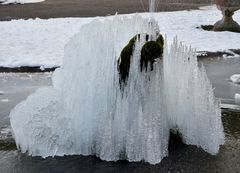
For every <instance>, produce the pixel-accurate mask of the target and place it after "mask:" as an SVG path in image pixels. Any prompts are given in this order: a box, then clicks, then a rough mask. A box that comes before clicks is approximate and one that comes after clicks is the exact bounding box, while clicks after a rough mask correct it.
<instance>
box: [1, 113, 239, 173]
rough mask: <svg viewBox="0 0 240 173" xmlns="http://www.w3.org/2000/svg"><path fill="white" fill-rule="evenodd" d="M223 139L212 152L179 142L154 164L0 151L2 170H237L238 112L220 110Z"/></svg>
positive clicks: (38, 172) (50, 172)
mask: <svg viewBox="0 0 240 173" xmlns="http://www.w3.org/2000/svg"><path fill="white" fill-rule="evenodd" d="M223 122H224V128H225V134H226V143H225V144H224V145H223V146H221V149H220V152H219V154H218V155H216V156H212V155H209V154H207V153H205V152H204V151H203V150H201V149H199V148H197V147H195V146H179V147H177V148H176V149H175V150H172V151H170V154H169V157H166V158H165V159H164V160H163V161H162V162H161V163H160V164H158V165H154V166H153V165H149V164H146V163H128V162H116V163H115V162H105V161H101V160H100V159H97V158H95V157H83V156H69V157H55V158H47V159H42V158H40V157H29V156H27V155H26V154H21V153H19V152H17V151H16V150H10V151H6V150H5V151H0V172H3V173H14V172H17V173H61V172H64V173H97V172H99V173H108V172H109V173H110V172H111V173H118V172H119V173H148V172H149V173H150V172H156V173H157V172H206V173H208V172H209V173H212V172H222V173H225V172H226V173H231V172H240V126H239V125H240V112H236V111H230V110H223Z"/></svg>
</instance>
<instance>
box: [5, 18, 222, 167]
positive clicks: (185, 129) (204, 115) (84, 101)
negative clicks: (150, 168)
mask: <svg viewBox="0 0 240 173" xmlns="http://www.w3.org/2000/svg"><path fill="white" fill-rule="evenodd" d="M151 23H152V25H149V20H148V19H143V18H142V17H140V16H138V15H136V16H134V17H133V18H131V19H130V18H127V17H119V16H116V17H114V19H110V20H104V21H98V20H95V21H93V22H91V23H90V24H87V25H84V26H83V27H82V28H81V30H80V32H79V33H78V34H76V35H75V36H74V37H73V38H72V39H71V40H70V41H69V43H68V44H67V45H66V47H65V56H64V63H63V66H62V67H61V68H60V69H58V70H56V71H55V72H54V75H53V86H52V87H46V88H42V89H39V90H37V92H36V93H34V94H33V95H31V96H29V97H28V98H27V100H25V101H23V102H22V103H20V104H19V105H17V106H16V107H15V108H14V109H13V110H12V111H11V114H10V120H11V126H12V130H13V134H14V137H15V140H16V143H17V146H18V148H19V149H21V151H22V152H28V153H29V154H30V155H33V156H42V157H48V156H63V155H75V154H81V155H96V156H98V157H100V158H101V159H103V160H107V161H117V160H122V159H126V160H129V161H142V160H144V161H146V162H149V163H151V164H157V163H159V162H161V160H162V159H163V158H164V157H165V156H167V155H168V140H169V131H170V129H174V130H178V131H179V132H180V133H181V134H182V137H183V140H184V142H185V143H187V144H193V145H197V146H199V147H202V148H203V149H204V150H205V151H207V152H209V153H211V154H216V153H217V152H218V150H219V146H220V145H221V144H223V142H224V133H223V126H222V122H221V111H220V108H219V103H218V101H217V100H216V99H215V97H214V95H213V89H212V86H211V84H210V82H209V80H208V78H207V76H206V72H205V70H204V68H203V67H201V68H200V69H199V68H198V64H197V58H196V55H195V54H194V52H193V50H192V49H188V48H186V47H185V46H183V45H182V44H179V43H178V42H177V40H175V41H174V43H173V44H172V46H171V47H170V49H169V50H168V46H167V43H166V44H165V48H164V58H163V59H164V60H163V61H162V60H158V61H156V63H155V64H154V69H155V70H154V71H149V72H146V73H145V72H144V73H142V72H140V68H139V67H140V66H139V59H140V53H141V47H142V46H143V44H144V42H145V41H144V39H143V38H144V34H142V36H141V37H140V39H139V40H138V41H137V42H136V45H135V48H134V53H133V57H132V61H131V68H130V72H129V79H128V83H127V85H126V86H125V88H124V89H120V88H119V76H118V71H117V59H118V58H119V55H120V52H121V50H122V49H123V47H124V46H125V45H126V44H127V43H128V41H129V40H130V39H131V38H132V37H133V36H134V35H136V34H137V33H157V32H159V27H158V25H157V24H156V22H155V21H151ZM153 31H154V32H153ZM154 39H156V35H153V40H154Z"/></svg>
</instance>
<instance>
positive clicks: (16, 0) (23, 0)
mask: <svg viewBox="0 0 240 173" xmlns="http://www.w3.org/2000/svg"><path fill="white" fill-rule="evenodd" d="M43 1H44V0H0V3H2V4H3V5H5V4H29V3H38V2H43Z"/></svg>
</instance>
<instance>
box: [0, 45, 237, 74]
mask: <svg viewBox="0 0 240 173" xmlns="http://www.w3.org/2000/svg"><path fill="white" fill-rule="evenodd" d="M229 51H231V52H232V53H231V52H228V51H225V52H220V51H217V52H206V51H202V52H197V58H198V60H203V59H210V58H211V59H214V58H219V57H222V58H224V55H226V56H236V55H237V56H240V49H230V50H229ZM233 53H234V54H233ZM57 68H60V67H59V66H56V67H50V68H42V67H41V66H20V67H3V66H2V67H1V66H0V73H45V72H54V71H55V70H56V69H57Z"/></svg>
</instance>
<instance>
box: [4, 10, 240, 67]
mask: <svg viewBox="0 0 240 173" xmlns="http://www.w3.org/2000/svg"><path fill="white" fill-rule="evenodd" d="M132 15H133V14H128V15H125V16H129V17H131V16H132ZM140 15H142V16H143V17H149V14H146V13H142V14H140ZM234 17H235V20H236V21H238V22H239V23H240V12H237V13H236V14H235V15H234ZM97 18H100V19H104V18H112V16H110V17H97ZM155 18H156V20H157V21H158V22H159V25H160V28H161V31H162V33H163V34H166V35H167V38H168V43H171V41H172V39H173V37H175V36H176V35H177V36H178V38H179V40H181V41H182V42H183V43H184V44H186V45H191V46H192V47H194V48H196V50H197V51H211V52H213V51H226V50H228V49H240V47H239V42H240V34H239V33H231V32H221V33H220V32H209V31H204V30H201V29H196V27H197V26H200V25H208V24H214V23H215V22H216V21H217V20H219V19H221V12H220V11H218V10H217V9H216V7H215V6H211V7H204V8H202V9H201V10H192V11H177V12H160V13H156V14H155ZM93 19H96V18H59V19H48V20H42V19H36V20H32V19H30V20H13V21H5V22H0V42H1V44H0V66H4V67H18V66H44V67H54V66H60V65H61V64H62V58H63V54H64V45H65V44H66V43H67V42H68V40H69V38H70V37H72V36H73V35H74V34H75V33H77V32H78V31H79V29H80V27H81V26H82V25H83V24H86V23H89V22H90V21H92V20H93Z"/></svg>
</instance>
